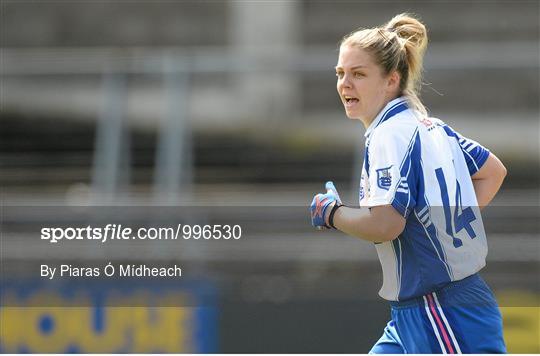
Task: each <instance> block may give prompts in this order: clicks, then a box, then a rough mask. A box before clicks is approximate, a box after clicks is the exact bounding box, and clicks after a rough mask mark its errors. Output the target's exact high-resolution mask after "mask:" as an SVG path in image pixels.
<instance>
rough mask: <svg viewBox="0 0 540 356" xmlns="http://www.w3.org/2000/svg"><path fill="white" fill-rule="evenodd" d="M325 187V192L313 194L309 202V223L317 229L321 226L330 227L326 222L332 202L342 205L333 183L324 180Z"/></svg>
mask: <svg viewBox="0 0 540 356" xmlns="http://www.w3.org/2000/svg"><path fill="white" fill-rule="evenodd" d="M325 188H326V194H322V193H319V194H317V195H315V197H313V201H312V202H311V206H310V207H309V210H310V213H311V224H312V225H313V226H315V227H317V228H318V229H322V228H323V227H326V228H330V226H328V225H327V224H326V220H327V214H330V210H331V208H332V206H334V204H338V205H342V203H341V198H340V197H339V194H338V192H337V189H336V187H335V186H334V183H333V182H326V185H325ZM328 208H330V209H328Z"/></svg>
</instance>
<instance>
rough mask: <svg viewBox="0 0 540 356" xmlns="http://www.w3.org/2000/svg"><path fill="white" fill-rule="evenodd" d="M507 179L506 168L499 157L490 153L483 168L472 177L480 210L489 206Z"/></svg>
mask: <svg viewBox="0 0 540 356" xmlns="http://www.w3.org/2000/svg"><path fill="white" fill-rule="evenodd" d="M505 177H506V168H505V167H504V165H503V164H502V162H501V161H500V160H499V159H498V158H497V156H495V155H494V154H493V153H490V155H489V157H488V159H487V160H486V162H485V163H484V165H483V166H482V168H480V170H479V171H478V172H477V173H476V174H474V175H473V176H472V177H471V178H472V182H473V186H474V192H475V194H476V200H477V201H478V206H479V207H480V209H482V208H484V207H485V206H487V205H488V204H489V203H490V202H491V200H492V199H493V198H494V197H495V194H497V192H498V191H499V189H500V188H501V185H502V183H503V181H504V178H505Z"/></svg>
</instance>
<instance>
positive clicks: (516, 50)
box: [0, 0, 540, 353]
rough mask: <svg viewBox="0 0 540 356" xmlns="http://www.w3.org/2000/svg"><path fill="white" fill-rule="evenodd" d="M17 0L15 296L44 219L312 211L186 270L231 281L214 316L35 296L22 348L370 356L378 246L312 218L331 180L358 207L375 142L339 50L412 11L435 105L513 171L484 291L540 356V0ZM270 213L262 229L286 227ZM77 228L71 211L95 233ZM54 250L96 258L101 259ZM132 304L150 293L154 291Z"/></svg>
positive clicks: (2, 58) (3, 66)
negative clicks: (420, 27)
mask: <svg viewBox="0 0 540 356" xmlns="http://www.w3.org/2000/svg"><path fill="white" fill-rule="evenodd" d="M0 4H1V8H0V14H1V19H0V30H1V31H0V40H1V47H0V51H1V53H0V80H1V82H0V91H1V92H0V109H1V111H0V123H1V126H0V127H1V128H0V167H1V174H0V184H1V199H2V220H1V221H2V233H1V236H2V244H1V245H0V247H1V250H2V251H1V253H2V281H3V283H4V282H6V281H7V280H9V276H10V274H11V273H12V272H13V271H11V270H10V268H12V267H10V266H11V264H8V263H7V262H6V261H15V262H17V261H19V262H20V261H23V262H24V261H27V260H31V259H36V260H38V259H39V258H40V257H42V256H41V255H40V254H41V252H42V247H41V244H38V243H37V242H36V241H37V237H36V233H35V229H34V230H32V229H33V228H34V227H35V225H36V224H39V222H40V221H41V220H40V219H42V217H41V216H40V215H39V214H36V213H35V210H34V214H30V213H28V211H29V210H26V209H25V208H24V207H32V206H34V207H35V206H79V205H83V206H84V205H96V206H99V205H122V206H129V207H137V206H153V205H182V206H189V205H209V206H212V205H224V204H231V205H244V206H254V207H260V206H263V205H265V204H269V205H283V206H287V207H291V213H290V214H280V216H279V218H278V219H277V220H278V221H279V222H280V226H279V228H277V229H279V231H281V232H287V231H290V232H291V233H290V234H288V235H287V234H285V235H283V234H276V235H273V234H271V233H266V234H262V235H260V236H259V238H258V239H257V240H254V241H256V243H249V242H245V243H244V244H243V245H241V248H240V247H238V246H236V247H235V246H231V245H230V244H219V246H217V245H216V247H215V248H213V249H212V250H211V251H209V250H205V249H199V250H197V248H195V250H190V251H189V254H186V255H184V256H182V258H183V259H185V260H190V261H195V262H196V263H197V264H198V266H199V268H201V269H202V270H204V271H219V273H208V274H205V272H204V271H203V272H200V275H202V276H207V277H208V276H211V277H208V278H202V279H201V280H200V281H197V282H201V283H202V285H203V287H201V286H200V285H199V284H195V286H194V287H189V288H188V289H187V291H185V290H182V293H187V294H188V295H190V298H194V299H195V300H196V299H197V295H198V292H199V290H200V288H203V289H204V288H207V287H209V288H211V289H212V290H215V291H216V292H215V298H214V299H212V302H209V301H208V300H205V302H204V303H201V305H200V306H195V304H197V303H196V302H194V305H189V306H188V305H186V306H184V307H182V308H180V307H178V306H175V307H173V306H168V307H149V306H143V305H135V304H137V303H133V304H134V305H132V307H131V308H126V307H123V308H121V307H103V306H99V305H93V306H76V307H73V306H72V307H63V308H62V307H61V306H62V301H60V302H58V303H57V304H54V306H46V305H42V306H40V307H34V308H28V307H26V308H25V307H24V306H25V305H29V304H27V303H29V302H28V299H24V298H23V297H20V295H19V297H20V299H21V300H19V301H18V302H17V301H16V302H11V304H7V303H3V305H2V309H1V310H0V313H1V318H0V348H1V350H2V351H4V352H5V351H8V352H20V351H33V352H64V351H82V352H105V353H107V352H114V351H121V352H125V351H127V352H151V351H165V352H186V351H187V352H224V353H227V352H288V353H296V352H303V353H316V352H348V353H360V352H367V351H368V350H369V348H370V346H371V345H372V344H373V343H374V342H375V341H376V340H377V339H378V337H379V336H380V334H381V333H382V330H383V327H384V325H385V322H386V321H387V319H388V318H389V310H388V307H387V304H386V303H385V302H384V301H382V300H378V299H376V294H377V291H378V288H379V286H380V283H381V282H380V281H381V273H380V267H379V264H378V261H377V260H376V254H375V251H374V249H373V248H372V246H370V244H369V243H365V242H362V241H357V240H354V239H352V238H347V237H344V236H339V235H338V234H334V235H332V234H330V235H322V234H317V233H316V232H313V231H312V230H311V229H310V227H309V226H308V225H307V224H308V221H307V210H306V217H303V216H302V215H301V214H300V215H299V214H297V213H296V212H297V211H299V209H300V210H301V209H304V208H305V207H307V204H308V203H309V202H310V200H311V198H312V195H313V194H314V193H315V192H318V191H319V190H321V188H322V184H323V183H324V181H326V180H328V179H332V180H334V181H335V182H336V184H337V187H338V188H339V189H340V191H342V197H344V198H345V200H347V201H348V202H349V203H350V204H355V203H356V191H355V189H356V186H357V185H358V180H359V174H358V171H359V166H360V164H361V158H362V157H363V128H362V127H361V125H360V124H359V123H354V122H351V121H349V120H347V119H346V118H345V116H344V114H343V110H342V108H341V104H340V103H339V100H338V97H337V95H336V93H335V76H334V70H333V67H334V66H335V63H336V58H337V43H338V41H339V39H340V38H341V37H342V36H343V35H344V34H346V33H348V32H350V31H352V30H354V29H356V28H358V27H371V26H375V25H378V24H381V23H384V22H386V21H387V20H388V19H390V18H391V17H392V16H393V15H395V14H397V13H400V12H404V11H408V12H413V13H416V14H419V15H420V16H421V18H422V20H423V21H424V22H425V23H426V25H427V26H428V29H429V36H430V41H431V43H430V46H429V48H428V52H427V55H426V59H425V69H426V75H425V78H424V81H425V83H426V85H425V86H424V88H423V93H422V96H423V100H424V102H425V103H426V105H427V106H428V108H429V109H430V110H431V112H432V113H433V115H434V116H436V117H439V118H441V119H443V120H444V121H446V122H447V123H449V124H450V125H451V126H453V127H454V128H455V129H456V130H458V131H460V132H462V133H463V134H464V135H466V136H469V137H471V138H474V139H476V140H478V141H479V142H481V143H483V144H484V145H485V146H487V147H488V148H489V149H491V150H492V151H493V152H494V153H496V154H497V155H498V156H499V157H500V158H501V159H502V160H503V162H504V163H505V164H506V166H507V168H508V171H509V175H508V178H507V181H506V183H505V185H504V187H503V189H502V191H501V193H500V194H499V196H498V197H497V198H496V200H495V201H494V204H493V205H494V206H493V207H490V208H488V209H486V211H485V217H484V219H485V224H486V229H487V231H488V234H489V235H488V241H489V244H490V254H489V256H488V266H487V268H486V269H485V270H484V272H483V276H484V278H485V279H486V280H487V281H488V283H489V284H490V285H491V286H492V288H493V289H494V291H495V293H496V294H497V296H498V297H499V301H500V303H501V305H502V306H503V314H504V318H505V333H506V334H505V336H506V341H507V343H508V349H509V351H510V352H515V353H520V352H526V353H538V352H540V321H539V320H540V316H539V314H540V311H539V308H538V307H539V305H540V304H539V298H540V261H539V256H540V240H539V239H538V238H539V209H540V208H539V205H540V204H539V199H540V192H539V179H540V162H539V155H540V148H539V136H540V129H539V113H540V111H539V94H540V93H539V82H540V72H539V68H540V64H539V59H540V49H539V38H540V37H539V35H540V33H539V31H540V29H539V19H540V6H539V3H538V1H472V2H467V3H463V2H449V1H440V2H439V1H437V2H427V1H384V2H376V1H373V2H370V1H335V2H334V1H308V0H290V1H261V2H259V1H105V0H99V1H10V0H2V1H1V3H0ZM321 132H324V136H325V138H326V140H325V142H324V144H321V139H320V137H321ZM16 206H18V207H22V208H18V209H15V208H13V207H16ZM287 211H288V210H287V209H285V210H284V212H287ZM257 212H260V209H253V211H252V212H251V213H249V212H248V213H247V214H248V215H249V214H251V215H250V216H249V219H250V220H251V221H255V222H257V221H261V222H265V221H267V220H268V217H265V216H261V215H260V214H258V213H257ZM58 215H59V216H55V215H52V216H50V218H51V219H52V220H54V219H58V220H59V221H60V220H61V221H62V222H63V223H66V224H69V223H75V222H77V221H78V220H77V217H76V216H75V214H74V215H70V214H67V215H64V214H58ZM60 215H61V216H60ZM138 217H139V215H137V216H133V217H132V218H133V219H137V218H138ZM302 219H304V220H302ZM287 224H290V226H291V228H290V229H288V226H289V225H287ZM298 224H300V226H301V227H300V228H298ZM304 224H305V226H304ZM239 246H240V245H239ZM58 251H60V250H58ZM115 251H118V252H115ZM108 253H109V255H108V256H107V257H108V258H112V259H115V258H116V259H126V258H127V259H128V260H129V261H131V262H134V261H138V260H139V261H143V260H144V258H143V257H144V256H140V255H133V254H131V256H130V251H121V250H120V249H117V250H114V249H113V250H110V251H108ZM153 253H154V255H153V258H154V259H164V260H166V259H170V258H172V257H171V256H170V255H169V254H167V251H164V250H163V249H161V250H160V249H158V248H155V249H154V250H153ZM126 256H127V257H126ZM134 256H138V257H134ZM48 257H50V258H51V259H54V258H55V259H58V260H63V261H77V262H79V263H84V261H92V260H93V259H95V258H96V251H94V250H92V248H88V249H86V248H85V249H82V248H81V249H78V250H75V251H71V252H70V255H58V256H54V254H53V255H48ZM23 269H24V268H23ZM28 273H29V274H30V273H34V274H35V271H28ZM29 281H30V282H28V283H33V282H32V281H31V279H30V280H29ZM6 283H7V282H6ZM7 286H8V284H4V286H3V288H2V292H1V293H2V294H1V296H2V298H3V300H4V302H5V301H6V298H7V297H6V296H7V295H8V294H9V293H10V291H9V288H7ZM81 288H82V290H83V292H86V293H90V294H91V293H93V292H94V291H93V290H92V288H100V287H99V286H98V287H90V286H88V287H86V290H85V289H84V287H81ZM101 288H102V287H101ZM141 290H144V288H143V289H141ZM49 292H50V291H46V290H41V289H40V288H39V287H36V288H34V289H32V291H31V292H29V293H30V298H32V297H35V298H37V300H40V298H41V297H42V296H43V295H45V294H47V293H49ZM178 293H180V292H179V291H175V290H166V291H164V292H163V297H171V298H175V297H176V296H177V295H178ZM12 296H13V295H12ZM26 297H28V296H26ZM57 297H58V296H57ZM129 297H132V298H143V300H144V298H145V296H144V295H143V296H138V291H137V289H136V288H135V289H134V290H133V293H132V295H131V296H129ZM60 299H61V297H60ZM154 302H155V301H154ZM17 303H18V304H20V306H19V307H15V306H16V305H17ZM66 303H67V302H66ZM149 303H151V301H149ZM143 304H144V303H143ZM158 304H159V303H158ZM96 320H97V321H96Z"/></svg>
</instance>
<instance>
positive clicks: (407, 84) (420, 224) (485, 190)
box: [310, 14, 506, 353]
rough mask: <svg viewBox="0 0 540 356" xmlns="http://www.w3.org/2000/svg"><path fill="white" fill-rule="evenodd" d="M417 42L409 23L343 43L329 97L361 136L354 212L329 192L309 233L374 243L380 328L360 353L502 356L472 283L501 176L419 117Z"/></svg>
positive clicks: (489, 159)
mask: <svg viewBox="0 0 540 356" xmlns="http://www.w3.org/2000/svg"><path fill="white" fill-rule="evenodd" d="M427 42H428V40H427V32H426V28H425V26H424V25H423V24H422V23H421V22H420V21H419V20H417V19H416V18H414V17H413V16H412V15H408V14H400V15H398V16H396V17H394V18H393V19H392V20H390V21H389V22H388V23H387V24H385V25H383V26H381V27H376V28H371V29H363V30H358V31H356V32H353V33H351V34H349V35H347V36H346V37H345V38H344V39H343V40H342V42H341V44H340V50H339V58H338V62H337V66H336V76H337V91H338V94H339V97H340V98H341V101H342V103H343V106H344V107H345V112H346V115H347V117H349V118H350V119H354V120H360V121H361V122H362V123H363V124H364V126H365V127H366V133H365V138H366V143H365V156H364V164H363V168H362V176H361V182H360V192H359V198H360V208H352V207H346V206H344V205H342V203H341V199H340V198H339V195H338V193H337V190H336V188H335V187H334V185H333V183H332V182H328V183H327V184H326V190H327V192H326V193H324V194H322V193H321V194H317V195H316V196H315V197H314V199H313V202H312V204H311V207H310V210H311V218H312V223H313V225H314V226H316V227H318V228H335V229H338V230H341V231H343V232H344V233H346V234H349V235H352V236H357V237H359V238H362V239H365V240H368V241H372V242H374V243H375V247H376V250H377V254H378V256H379V260H380V262H381V265H382V270H383V283H382V287H381V290H380V292H379V294H380V296H381V297H382V298H384V299H387V300H388V301H390V304H391V320H390V321H389V322H388V324H387V325H386V327H385V329H384V333H383V335H382V337H381V338H380V339H379V341H377V342H376V344H375V345H374V346H373V348H372V349H371V351H370V352H371V353H499V352H505V351H506V349H505V344H504V340H503V333H502V318H501V314H500V312H499V309H498V306H497V302H496V301H495V298H494V296H493V294H492V292H491V290H490V289H489V287H488V286H487V285H486V283H485V282H484V281H483V280H482V278H481V277H480V276H479V274H478V271H480V270H481V269H482V268H483V267H484V265H485V259H486V254H487V245H486V236H485V231H484V227H483V223H482V217H481V215H480V209H481V208H482V207H484V206H486V205H488V204H489V202H490V201H491V200H492V199H493V197H494V196H495V194H496V193H497V191H498V190H499V188H500V186H501V184H502V182H503V180H504V177H505V175H506V169H505V167H504V166H503V164H502V163H501V162H500V161H499V159H498V158H497V157H495V155H494V154H493V153H490V152H489V151H488V150H487V149H486V148H484V147H483V146H481V145H480V144H478V143H477V142H475V141H473V140H470V139H468V138H466V137H464V136H462V135H460V134H459V133H458V132H456V131H454V130H453V129H452V128H451V127H449V126H448V125H446V124H445V123H444V122H443V121H441V120H439V119H436V118H431V117H428V115H427V112H426V109H425V107H424V105H423V104H422V102H421V101H420V99H419V86H420V83H421V79H420V77H421V72H422V60H423V55H424V52H425V49H426V46H427Z"/></svg>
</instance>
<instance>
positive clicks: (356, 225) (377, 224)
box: [333, 205, 405, 242]
mask: <svg viewBox="0 0 540 356" xmlns="http://www.w3.org/2000/svg"><path fill="white" fill-rule="evenodd" d="M333 224H334V226H335V227H336V229H338V230H341V231H343V232H344V233H346V234H347V235H351V236H355V237H359V238H361V239H363V240H367V241H372V242H385V241H392V240H393V239H395V238H396V237H398V236H399V234H401V232H402V231H403V229H404V228H405V218H404V217H403V216H401V214H399V213H398V211H397V210H396V209H394V207H393V206H391V205H380V206H375V207H372V208H350V207H347V206H342V207H340V208H339V209H337V210H336V212H335V214H334V216H333Z"/></svg>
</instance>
